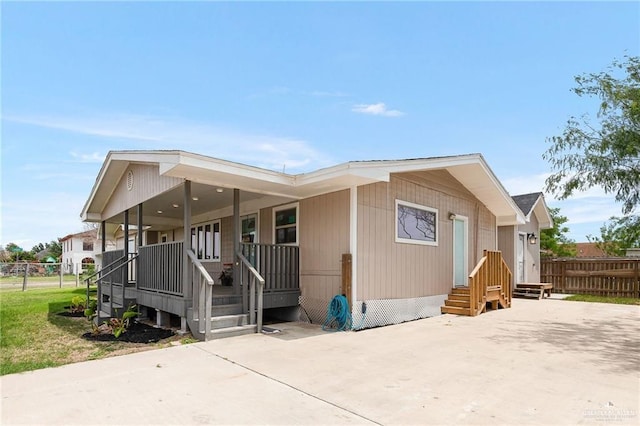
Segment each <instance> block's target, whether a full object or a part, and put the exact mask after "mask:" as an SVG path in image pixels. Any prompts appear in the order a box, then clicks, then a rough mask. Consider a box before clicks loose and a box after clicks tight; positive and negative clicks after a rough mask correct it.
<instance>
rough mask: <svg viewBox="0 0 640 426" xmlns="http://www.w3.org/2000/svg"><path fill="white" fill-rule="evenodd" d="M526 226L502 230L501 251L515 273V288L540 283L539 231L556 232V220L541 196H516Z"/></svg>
mask: <svg viewBox="0 0 640 426" xmlns="http://www.w3.org/2000/svg"><path fill="white" fill-rule="evenodd" d="M512 198H513V201H514V202H515V203H516V205H517V206H518V208H519V209H520V210H521V211H522V214H523V215H524V217H525V223H523V224H518V225H510V226H501V227H500V228H499V230H498V247H499V249H500V251H501V252H502V256H503V258H504V259H505V262H507V265H508V266H509V269H511V271H512V272H513V280H514V282H513V284H515V285H516V286H517V285H518V284H525V283H539V282H540V244H539V240H540V231H541V230H542V229H550V228H553V219H552V218H551V214H550V213H549V208H548V207H547V203H546V202H545V200H544V195H543V194H542V192H534V193H531V194H522V195H514V196H513V197H512Z"/></svg>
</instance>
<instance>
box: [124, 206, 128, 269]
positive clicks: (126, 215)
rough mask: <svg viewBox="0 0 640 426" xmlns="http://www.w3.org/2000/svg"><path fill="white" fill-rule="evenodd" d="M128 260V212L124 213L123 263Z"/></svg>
mask: <svg viewBox="0 0 640 426" xmlns="http://www.w3.org/2000/svg"><path fill="white" fill-rule="evenodd" d="M127 260H129V210H128V209H127V210H125V211H124V261H125V262H126V261H127Z"/></svg>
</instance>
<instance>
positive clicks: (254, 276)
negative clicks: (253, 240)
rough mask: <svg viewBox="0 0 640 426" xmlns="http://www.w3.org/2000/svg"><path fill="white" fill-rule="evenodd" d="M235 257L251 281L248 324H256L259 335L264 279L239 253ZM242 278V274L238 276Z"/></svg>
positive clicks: (260, 330)
mask: <svg viewBox="0 0 640 426" xmlns="http://www.w3.org/2000/svg"><path fill="white" fill-rule="evenodd" d="M236 256H237V257H238V260H240V262H241V263H242V265H243V266H244V267H245V268H246V269H247V270H248V271H249V272H250V274H251V281H250V284H249V323H250V324H256V332H257V333H261V332H262V310H263V308H262V307H263V299H264V296H263V295H264V278H263V277H262V275H260V273H258V271H257V270H256V268H254V267H253V265H251V262H249V260H247V258H246V257H244V255H243V254H242V253H241V252H237V253H236ZM242 276H243V274H242V273H241V274H240V277H241V279H242ZM256 280H257V281H258V291H257V292H258V294H257V298H258V307H257V318H256V289H255V282H256Z"/></svg>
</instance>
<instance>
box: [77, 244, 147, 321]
mask: <svg viewBox="0 0 640 426" xmlns="http://www.w3.org/2000/svg"><path fill="white" fill-rule="evenodd" d="M137 257H138V256H137V255H136V254H130V255H129V258H128V259H127V258H125V255H124V250H113V251H110V252H105V253H103V256H102V259H103V263H107V265H106V266H103V267H102V268H101V269H100V270H99V271H98V272H96V273H94V274H92V275H90V276H89V277H87V278H86V279H85V281H86V283H87V306H89V286H90V284H91V279H92V278H95V279H96V283H97V284H98V294H97V300H98V307H97V310H98V312H97V313H98V316H100V311H102V307H103V300H102V299H103V292H104V287H108V288H109V313H108V315H112V314H113V312H114V308H113V304H114V300H115V299H119V300H122V302H123V303H124V300H125V298H126V287H127V283H128V282H129V269H130V267H131V265H132V264H133V263H135V261H136V260H137ZM116 289H117V290H116ZM117 293H119V296H118V294H117ZM122 307H123V308H124V306H122Z"/></svg>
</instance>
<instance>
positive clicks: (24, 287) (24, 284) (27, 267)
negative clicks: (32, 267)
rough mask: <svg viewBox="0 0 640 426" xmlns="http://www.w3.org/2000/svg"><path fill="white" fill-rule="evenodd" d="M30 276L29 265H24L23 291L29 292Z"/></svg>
mask: <svg viewBox="0 0 640 426" xmlns="http://www.w3.org/2000/svg"><path fill="white" fill-rule="evenodd" d="M28 275H29V264H28V263H25V264H24V279H23V280H22V291H26V290H27V276H28Z"/></svg>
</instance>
